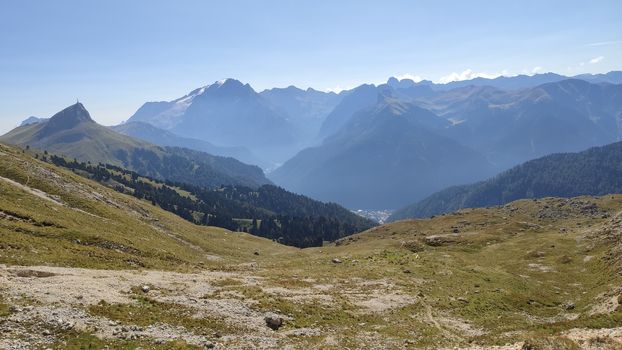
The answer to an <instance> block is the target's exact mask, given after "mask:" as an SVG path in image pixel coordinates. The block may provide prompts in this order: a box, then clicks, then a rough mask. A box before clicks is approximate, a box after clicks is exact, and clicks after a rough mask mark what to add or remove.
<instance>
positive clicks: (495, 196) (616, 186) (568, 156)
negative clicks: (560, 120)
mask: <svg viewBox="0 0 622 350" xmlns="http://www.w3.org/2000/svg"><path fill="white" fill-rule="evenodd" d="M610 193H622V142H617V143H613V144H610V145H607V146H601V147H593V148H590V149H588V150H585V151H582V152H578V153H558V154H551V155H548V156H545V157H542V158H538V159H534V160H531V161H528V162H525V163H523V164H521V165H518V166H516V167H513V168H511V169H509V170H507V171H504V172H502V173H500V174H498V175H496V176H494V177H492V178H490V179H487V180H484V181H481V182H477V183H474V184H470V185H463V186H453V187H449V188H447V189H444V190H442V191H439V192H436V193H434V194H432V195H431V196H429V197H426V198H424V199H423V200H421V201H419V202H416V203H414V204H412V205H409V206H406V207H404V208H401V209H400V210H397V211H396V212H395V213H393V214H392V215H391V216H390V217H389V219H388V220H389V221H396V220H402V219H406V218H420V217H429V216H432V215H438V214H443V213H447V212H452V211H456V210H459V209H462V208H475V207H488V206H495V205H504V204H506V203H508V202H511V201H515V200H520V199H537V198H543V197H565V198H569V197H576V196H580V195H606V194H610Z"/></svg>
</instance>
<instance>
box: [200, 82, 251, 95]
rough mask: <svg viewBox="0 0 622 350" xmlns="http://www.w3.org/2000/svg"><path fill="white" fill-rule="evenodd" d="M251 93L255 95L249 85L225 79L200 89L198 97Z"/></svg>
mask: <svg viewBox="0 0 622 350" xmlns="http://www.w3.org/2000/svg"><path fill="white" fill-rule="evenodd" d="M253 93H255V90H253V88H252V87H251V86H250V84H244V83H242V82H241V81H239V80H236V79H232V78H227V79H224V80H219V81H217V82H215V83H214V84H211V85H208V86H206V87H204V88H201V91H200V93H199V95H215V96H236V95H237V96H242V95H250V94H253Z"/></svg>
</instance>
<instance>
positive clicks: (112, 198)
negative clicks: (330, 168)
mask: <svg viewBox="0 0 622 350" xmlns="http://www.w3.org/2000/svg"><path fill="white" fill-rule="evenodd" d="M0 152H1V153H0V176H2V177H5V178H10V179H12V180H14V181H17V182H19V183H21V184H27V185H28V186H29V187H31V188H36V189H40V190H42V191H44V192H46V193H48V194H50V195H55V196H59V197H60V199H61V201H62V202H63V203H65V204H66V205H65V206H61V205H58V204H55V203H52V202H51V201H48V200H42V199H41V198H39V197H36V196H34V195H32V194H30V193H28V192H25V191H23V190H21V189H19V188H17V187H16V186H14V185H11V184H9V183H8V182H6V181H5V180H2V179H0V210H1V211H2V212H3V213H4V215H7V214H8V215H11V216H13V217H21V219H18V220H16V219H13V220H9V219H7V218H6V217H5V218H2V219H0V237H1V240H0V263H4V264H25V265H34V264H49V265H62V266H77V267H91V268H112V269H125V268H137V267H141V266H142V267H145V268H156V269H167V270H189V269H196V268H210V269H222V270H235V271H238V272H239V273H240V274H241V276H246V275H248V276H251V275H254V276H258V277H260V278H261V280H262V282H261V284H260V285H246V284H244V283H242V282H240V281H234V280H232V281H227V280H223V281H222V284H221V285H217V288H219V289H218V290H217V292H215V293H214V294H213V295H211V298H218V297H219V295H220V294H222V295H224V296H223V297H224V298H231V297H232V296H231V295H234V296H235V295H238V296H241V300H240V302H243V301H244V300H247V301H248V300H251V301H253V302H252V303H251V304H252V305H253V308H255V309H258V310H262V311H273V310H280V311H281V312H282V313H284V314H289V315H291V316H292V317H293V319H292V320H290V321H288V322H287V323H286V326H285V327H284V330H285V331H287V330H292V329H294V328H301V327H312V328H319V329H321V330H322V333H321V334H320V335H314V336H310V337H301V338H296V337H294V338H289V339H288V340H287V342H286V343H288V342H291V343H292V344H295V345H296V348H303V347H307V348H308V347H311V348H313V347H315V348H317V347H321V348H334V349H342V348H345V347H350V348H360V347H363V346H370V347H372V348H374V347H383V346H384V347H396V348H398V347H402V346H403V345H404V344H405V343H404V342H405V341H406V340H408V341H412V343H408V344H410V345H409V346H412V347H424V348H425V347H428V348H437V347H440V346H454V345H459V346H461V347H464V346H467V345H468V344H473V343H476V344H477V343H479V344H485V345H491V344H504V343H506V342H520V341H523V340H525V339H530V338H535V339H549V340H550V339H552V340H550V341H553V342H566V341H567V340H565V339H563V338H560V337H562V335H561V332H562V331H564V330H567V329H571V328H577V327H579V328H603V327H604V328H608V327H617V326H620V324H622V309H621V308H620V307H619V306H617V309H615V308H614V309H613V310H608V311H604V312H600V313H599V312H596V313H594V312H593V310H594V307H595V306H601V304H602V301H603V300H604V298H605V297H610V296H616V295H621V294H622V290H621V289H620V285H622V276H621V275H620V273H619V268H620V266H619V265H616V262H617V263H618V264H619V261H620V256H619V254H620V251H621V249H617V250H615V247H614V248H613V249H612V246H614V245H616V244H617V245H618V248H619V245H620V242H619V239H618V241H617V243H616V241H611V240H610V241H606V240H604V237H605V236H606V235H605V233H607V234H610V233H611V232H614V231H615V232H617V230H618V231H619V229H620V221H619V217H616V214H617V213H619V212H620V211H621V210H622V195H614V196H604V197H601V198H591V197H581V198H577V199H572V200H565V199H554V198H548V199H543V200H538V201H533V200H524V201H518V202H513V203H511V204H508V205H506V206H504V207H495V208H488V209H468V210H463V211H461V212H458V213H454V214H449V215H443V216H439V217H436V218H433V219H428V220H413V221H400V222H396V223H392V224H389V225H384V226H381V227H377V228H374V229H372V230H369V231H367V232H364V233H361V234H358V235H355V236H352V237H347V238H344V239H343V240H341V241H340V242H339V243H338V244H337V245H332V246H326V247H321V248H311V249H305V250H297V249H293V248H287V247H283V246H280V245H277V244H274V243H272V242H269V241H267V240H264V239H260V238H256V237H252V236H249V235H244V234H236V233H231V232H228V231H225V230H220V229H214V228H205V227H198V226H194V225H192V224H189V223H187V222H185V221H183V220H181V219H179V218H177V217H175V216H174V215H172V214H170V213H168V212H164V211H162V210H159V209H158V208H155V207H153V206H151V205H150V204H148V203H145V202H141V201H138V200H136V199H134V198H130V197H128V196H124V195H121V194H118V193H116V192H114V191H112V190H109V189H107V188H104V187H102V186H99V185H97V184H95V183H93V182H91V181H88V180H85V179H83V178H81V177H79V176H77V175H74V174H71V173H69V172H66V171H62V170H58V169H57V168H55V167H53V166H50V165H48V164H44V163H41V162H38V161H35V160H34V159H32V158H31V157H30V156H28V155H25V154H22V153H21V151H19V150H16V149H14V148H10V147H5V146H0ZM100 195H101V196H100ZM97 198H100V199H97ZM616 220H617V221H616ZM455 230H457V231H458V233H454V231H455ZM430 236H436V237H437V238H436V239H431V238H430ZM609 237H610V239H611V237H616V236H615V235H609ZM618 237H619V236H618ZM78 240H79V241H78ZM612 242H613V244H612ZM255 251H261V254H260V255H254V254H253V253H254V252H255ZM612 252H613V253H615V254H618V255H611V254H612ZM335 257H337V258H339V259H341V261H342V263H340V264H335V263H333V262H331V260H332V259H333V258H335ZM250 261H256V262H257V266H258V268H257V269H253V271H252V272H251V271H249V270H248V268H247V267H245V266H247V265H246V263H248V262H250ZM322 286H332V287H331V288H327V289H322V288H321V287H322ZM310 287H313V290H314V291H315V292H314V293H318V294H317V295H312V298H317V300H316V299H309V300H307V301H304V300H303V301H301V300H299V299H296V298H293V297H288V296H287V293H286V294H279V293H278V292H275V290H274V289H271V288H281V289H283V288H284V289H286V290H287V291H289V292H288V293H290V292H291V293H294V294H293V295H294V296H295V295H296V293H297V292H302V293H309V288H310ZM318 291H321V292H318ZM227 292H234V293H237V294H227ZM391 293H398V294H399V295H401V296H403V297H405V298H406V300H407V302H406V303H405V304H404V305H393V307H391V308H389V309H386V310H380V311H377V312H372V313H370V312H368V311H366V310H365V309H364V308H362V307H361V306H360V305H358V304H357V303H356V301H357V300H358V299H360V298H366V297H369V296H373V295H375V296H376V297H379V298H382V295H383V294H387V295H388V294H391ZM324 298H328V299H329V300H331V302H330V303H329V304H328V305H324V303H323V302H320V301H321V300H324ZM381 303H384V301H382V299H381ZM570 304H573V305H574V308H570V307H568V306H567V305H570ZM124 307H125V306H118V305H111V306H106V305H101V306H100V307H97V308H93V309H92V310H91V312H96V313H97V314H99V315H104V316H107V317H111V318H113V319H114V318H115V317H116V318H118V317H117V316H118V315H117V316H115V312H116V313H118V312H119V310H124V309H123V308H124ZM2 309H3V306H2V305H0V313H1V312H2V311H1V310H2ZM152 311H153V310H152ZM155 311H158V312H165V310H155ZM156 316H158V315H156ZM164 316H166V315H164ZM119 317H120V316H119ZM137 317H139V316H137ZM154 317H155V316H154ZM158 317H159V316H158ZM132 322H138V323H141V322H146V323H145V324H147V323H149V322H151V321H148V320H146V319H145V320H143V319H136V320H132ZM85 336H86V335H85ZM551 337H552V338H551ZM329 338H330V341H329ZM72 339H73V340H72V341H78V342H81V341H80V340H79V339H80V338H78V337H72ZM89 339H91V338H89ZM91 341H96V340H93V339H91V340H88V341H85V342H86V343H90V342H91ZM547 341H548V340H547ZM80 344H82V343H80Z"/></svg>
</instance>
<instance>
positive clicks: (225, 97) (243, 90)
mask: <svg viewBox="0 0 622 350" xmlns="http://www.w3.org/2000/svg"><path fill="white" fill-rule="evenodd" d="M621 81H622V73H621V72H609V73H607V74H598V75H580V76H577V77H575V78H573V79H568V77H565V76H562V75H558V74H553V73H547V74H537V75H533V76H525V75H522V76H515V77H499V78H495V79H486V78H476V79H472V80H468V81H460V82H452V83H448V84H435V83H433V82H431V81H425V80H424V81H420V82H415V81H413V80H409V79H402V80H399V79H396V78H389V79H388V81H387V82H386V83H385V84H380V85H374V84H363V85H361V86H359V87H357V88H354V89H351V90H347V91H342V92H340V93H339V94H336V93H326V92H321V91H317V90H314V89H311V88H309V89H306V90H303V89H299V88H296V87H294V86H289V87H287V88H273V89H267V90H264V91H261V92H260V93H258V92H256V91H255V90H254V89H253V88H252V87H251V86H250V85H249V84H244V83H241V82H239V81H237V80H234V79H227V80H224V81H220V82H216V83H214V84H211V85H207V86H204V87H201V88H198V89H195V90H193V91H191V92H190V93H189V94H187V95H185V96H183V97H181V98H178V99H174V100H171V101H165V102H147V103H145V104H144V105H143V106H142V107H141V108H139V109H138V110H137V111H136V113H134V115H133V116H132V117H130V118H129V120H128V122H126V123H124V124H120V125H117V126H113V127H112V129H109V131H111V132H112V131H113V130H114V131H117V132H118V133H106V132H103V131H101V130H100V128H98V130H99V131H98V132H96V134H101V135H107V136H105V137H103V140H107V141H105V142H104V143H103V144H101V145H98V144H97V143H96V142H95V141H93V140H94V139H95V137H93V138H92V141H91V142H90V143H89V144H90V145H91V146H90V147H82V146H81V147H80V148H76V149H71V150H69V149H67V148H72V146H71V145H70V144H71V142H67V141H68V140H66V138H67V137H68V136H67V135H65V136H62V138H65V139H62V138H61V139H52V138H45V137H43V138H42V137H41V136H44V135H42V134H37V135H29V132H30V131H29V132H25V131H24V130H26V129H28V130H31V131H32V130H34V129H36V128H39V127H41V128H44V127H42V126H30V127H29V126H26V125H25V126H22V128H24V129H22V131H18V130H19V129H20V128H18V129H16V130H14V131H12V132H11V133H10V134H9V135H7V136H6V137H8V138H9V139H8V141H10V142H13V143H17V144H22V145H24V144H26V141H28V142H29V143H32V144H31V146H33V147H40V146H45V147H52V145H53V146H54V147H56V150H55V151H60V152H64V153H63V154H67V155H74V156H76V157H77V158H79V159H88V156H93V157H92V158H91V159H92V160H95V159H97V160H98V161H101V160H103V161H104V162H106V163H110V164H116V165H120V166H125V167H128V168H129V169H131V170H136V171H138V170H140V171H142V172H143V173H145V174H148V175H149V176H152V177H154V178H160V179H162V178H164V177H163V176H162V174H161V172H164V173H166V172H167V171H169V172H170V169H169V170H162V169H147V168H145V166H144V164H145V161H137V162H135V163H136V164H131V163H132V162H131V161H130V160H131V159H125V158H126V157H127V156H128V155H125V154H124V153H123V152H120V153H117V154H115V153H114V152H111V149H110V148H111V147H112V148H114V146H110V145H115V144H123V145H124V146H123V147H121V148H123V149H126V148H130V149H137V148H138V149H150V150H151V151H150V152H153V154H160V153H159V152H165V153H170V154H175V155H176V156H179V157H181V158H186V162H187V164H191V163H192V162H193V161H196V159H189V158H194V157H195V156H196V157H198V158H202V157H203V159H202V160H199V162H202V163H213V162H214V161H213V160H212V159H219V162H221V163H222V162H224V160H223V159H222V158H211V157H213V156H210V157H208V158H209V159H207V158H205V157H207V156H206V155H205V152H206V153H209V154H212V155H216V156H223V157H232V158H235V159H238V160H241V161H243V162H245V163H248V164H254V165H258V166H260V167H261V168H262V169H264V170H266V171H267V172H268V176H269V177H270V179H271V181H274V183H276V184H277V185H280V186H283V187H285V188H286V189H288V190H291V191H294V192H299V193H301V194H304V195H308V196H311V197H314V198H317V199H322V200H327V201H335V202H338V203H340V204H343V205H346V206H348V207H350V208H356V209H369V210H374V209H392V208H398V207H401V206H404V205H407V204H408V203H413V202H416V201H418V200H421V199H423V198H424V197H426V196H427V195H430V194H432V193H433V192H435V191H438V190H441V189H442V188H444V187H447V186H452V185H461V184H466V183H470V182H473V181H477V180H483V179H485V178H486V177H489V176H492V175H493V174H495V173H498V172H501V171H504V170H507V169H509V168H511V167H513V166H515V165H517V164H520V163H522V162H525V161H528V160H530V159H535V158H538V157H542V156H544V155H547V154H551V153H557V152H577V151H581V150H584V149H587V148H589V147H593V146H600V145H605V144H608V143H612V142H616V141H619V140H621V139H622V98H621V97H620V96H622V85H620V84H619V83H620V82H621ZM383 106H384V107H383ZM415 115H417V116H421V115H426V116H427V117H426V118H423V119H418V117H416V116H415ZM432 115H433V116H434V117H432ZM432 120H434V121H435V122H434V123H432V124H430V123H428V124H425V123H423V124H422V122H423V121H426V122H429V121H432ZM381 121H383V122H381ZM25 123H26V124H31V125H47V124H50V123H48V122H47V121H46V119H45V118H35V117H32V118H29V119H28V120H27V121H25ZM402 123H403V124H402ZM85 125H87V124H85ZM98 127H100V126H98ZM45 128H47V127H45ZM88 128H93V126H92V124H91V126H90V127H87V129H88ZM100 131H101V132H100ZM119 133H121V134H125V135H127V136H131V137H132V138H131V139H129V138H125V139H119V137H120V135H119ZM78 134H80V132H78ZM20 135H21V136H20ZM30 136H36V137H34V138H33V140H29V138H30ZM73 137H77V136H73ZM69 141H71V140H69ZM145 141H147V142H145ZM156 145H157V146H156ZM430 145H434V147H431V146H430ZM158 146H159V147H158ZM176 148H185V149H193V150H196V151H200V152H199V153H197V154H196V155H195V154H194V153H192V152H191V151H189V150H184V151H181V150H179V149H176ZM130 153H132V152H130ZM138 154H140V155H142V156H145V154H143V153H140V152H139V153H137V155H138ZM153 154H151V153H149V156H153ZM450 154H454V155H458V157H457V158H456V157H455V156H450ZM158 157H161V156H158ZM139 158H140V157H139ZM227 162H229V164H233V163H232V162H234V161H233V160H232V159H230V160H228V161H227ZM469 164H470V165H469ZM141 167H142V168H141ZM459 169H462V170H459ZM238 170H239V169H238ZM236 171H237V170H236ZM243 172H244V171H243ZM225 173H226V171H225ZM426 174H428V175H426ZM429 174H436V176H431V175H429ZM229 175H233V177H236V176H238V175H239V174H235V172H234V173H233V174H229ZM247 175H248V174H246V175H243V177H244V176H247ZM177 176H181V175H180V174H178V175H177ZM219 176H220V175H219ZM253 176H254V177H255V178H254V179H253V180H252V181H247V180H248V179H246V180H244V181H242V180H241V179H239V178H238V179H237V180H235V181H238V182H242V183H244V184H245V185H250V186H257V185H259V184H263V183H267V182H270V180H267V179H265V177H263V175H259V173H258V172H256V171H255V175H253ZM216 178H218V177H216ZM260 178H263V179H260ZM184 180H186V181H190V180H191V179H188V178H184ZM193 181H196V179H194V180H193ZM202 181H205V183H206V184H210V185H214V184H215V182H214V181H211V182H210V181H207V180H205V179H204V180H202ZM215 181H219V182H235V181H234V180H231V179H230V178H227V179H225V178H219V179H218V180H215ZM362 188H364V189H365V190H361V189H362Z"/></svg>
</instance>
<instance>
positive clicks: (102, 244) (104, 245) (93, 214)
mask: <svg viewBox="0 0 622 350" xmlns="http://www.w3.org/2000/svg"><path fill="white" fill-rule="evenodd" d="M0 152H2V154H1V155H0V176H2V177H4V178H8V179H11V180H13V181H16V182H18V183H20V184H23V185H27V186H28V187H29V188H32V189H36V190H41V191H43V192H45V193H47V194H49V195H51V196H58V197H59V198H60V202H62V203H63V205H59V204H56V203H53V202H52V201H49V200H43V199H41V198H40V197H37V196H35V195H33V194H31V193H30V192H28V191H25V190H23V189H21V188H19V187H17V186H15V185H13V184H10V183H9V182H7V181H4V180H2V179H0V193H1V195H0V212H3V213H4V214H5V215H6V214H8V215H10V216H12V217H13V219H14V220H7V219H6V218H5V219H3V220H0V233H2V240H1V241H0V248H1V249H0V263H6V264H26V265H31V264H52V265H55V264H58V265H66V266H80V267H93V268H133V267H146V268H159V269H177V268H184V267H194V266H199V265H204V266H212V265H227V264H230V263H239V262H244V261H246V260H247V259H248V260H250V259H251V256H252V255H253V252H254V250H256V249H262V250H265V251H267V252H274V253H275V254H281V253H287V252H288V251H291V250H290V249H288V248H285V247H282V246H280V245H277V244H274V243H272V242H270V241H268V240H265V239H260V238H257V237H253V236H250V235H247V234H238V233H232V232H229V231H226V230H223V229H219V228H212V227H209V228H207V227H200V226H195V225H192V224H190V223H188V222H186V221H184V220H183V219H181V218H179V217H177V216H175V215H173V214H171V213H168V212H166V211H163V210H161V209H159V208H157V207H154V206H152V205H150V204H148V203H146V202H143V201H139V200H136V199H134V198H132V197H130V196H126V195H122V194H119V193H117V192H115V191H113V190H111V189H107V188H105V187H103V186H100V185H98V184H96V183H94V182H92V181H89V180H86V179H84V178H82V177H80V176H78V175H76V174H72V173H71V172H68V171H65V170H62V169H59V168H57V167H54V166H52V165H49V164H46V163H43V162H39V161H36V160H35V159H33V158H32V157H31V156H29V155H27V154H23V153H22V152H21V151H19V150H17V149H15V148H12V147H7V146H3V145H0ZM16 217H17V218H19V219H16V220H15V218H16ZM253 259H256V258H255V257H253Z"/></svg>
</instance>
